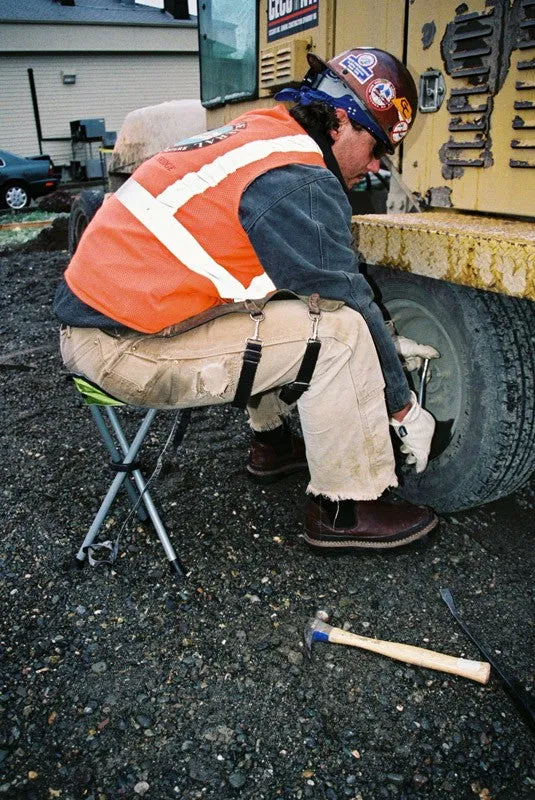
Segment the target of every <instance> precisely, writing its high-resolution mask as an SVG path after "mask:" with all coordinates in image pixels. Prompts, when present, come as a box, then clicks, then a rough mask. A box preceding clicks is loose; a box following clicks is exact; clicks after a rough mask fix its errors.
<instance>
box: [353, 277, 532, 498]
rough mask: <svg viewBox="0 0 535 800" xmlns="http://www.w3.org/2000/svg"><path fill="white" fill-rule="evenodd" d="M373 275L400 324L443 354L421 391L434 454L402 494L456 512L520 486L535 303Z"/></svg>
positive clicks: (415, 380) (526, 446) (527, 436)
mask: <svg viewBox="0 0 535 800" xmlns="http://www.w3.org/2000/svg"><path fill="white" fill-rule="evenodd" d="M369 276H370V277H371V278H372V281H373V282H375V283H376V285H377V287H378V289H379V294H380V299H381V300H382V302H383V304H384V306H385V307H386V308H387V310H388V312H389V314H390V316H391V317H392V319H393V320H394V322H395V324H396V328H397V330H398V331H399V332H400V333H401V334H403V335H404V336H408V337H409V338H411V339H415V340H416V341H419V342H421V343H425V344H431V345H433V346H434V347H436V348H437V350H439V352H440V353H441V358H440V359H437V360H436V361H431V362H430V367H429V372H430V380H429V382H428V383H427V384H426V388H425V400H424V405H425V407H426V408H427V409H428V410H429V411H431V413H432V414H433V415H434V416H435V418H436V420H437V430H436V433H435V438H434V442H433V447H432V450H431V459H430V462H429V465H428V467H427V469H426V470H425V471H424V472H423V473H421V474H420V475H416V473H415V472H414V471H413V470H410V471H407V472H406V473H405V474H404V475H402V480H403V485H402V486H401V488H400V490H399V493H400V494H401V495H402V496H403V497H405V498H406V499H407V500H409V501H411V502H416V503H426V504H428V505H431V506H433V507H434V508H435V509H436V510H437V511H439V512H452V511H459V510H461V509H465V508H472V507H474V506H479V505H483V504H485V503H489V502H491V501H493V500H497V499H499V498H500V497H504V496H505V495H507V494H510V493H511V492H513V491H515V490H516V489H518V488H520V487H521V486H522V485H523V484H524V483H525V482H526V481H527V480H528V478H529V477H530V475H531V474H532V472H533V470H534V469H535V414H534V402H535V348H534V346H533V344H534V343H533V338H534V331H535V303H533V302H531V301H529V300H520V299H516V298H512V297H506V296H504V295H499V294H494V293H492V292H482V291H478V290H475V289H470V288H467V287H462V286H456V285H454V284H450V283H446V282H445V281H438V280H433V279H430V278H422V277H420V276H416V275H411V274H409V273H402V272H398V271H395V270H391V269H387V268H385V267H370V268H369ZM409 380H410V382H412V384H413V388H414V389H415V391H418V389H419V376H418V374H417V373H410V375H409Z"/></svg>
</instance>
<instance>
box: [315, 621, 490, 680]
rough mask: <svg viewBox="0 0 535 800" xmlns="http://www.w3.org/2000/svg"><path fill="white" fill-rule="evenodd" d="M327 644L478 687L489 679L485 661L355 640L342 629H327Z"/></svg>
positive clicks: (391, 644) (402, 645) (404, 646)
mask: <svg viewBox="0 0 535 800" xmlns="http://www.w3.org/2000/svg"><path fill="white" fill-rule="evenodd" d="M329 641H330V642H334V643H335V644H347V645H350V646H351V647H360V648H362V649H363V650H371V651H372V652H373V653H380V654H381V655H383V656H389V657H390V658H394V659H397V660H398V661H405V662H406V663H407V664H416V665H417V666H419V667H427V668H428V669H436V670H439V671H440V672H450V673H451V674H452V675H461V676H462V677H463V678H470V679H471V680H473V681H477V682H478V683H487V682H488V680H489V677H490V664H488V663H487V662H486V661H471V660H470V659H468V658H456V657H455V656H447V655H445V654H444V653H437V652H435V651H434V650H425V649H424V648H423V647H414V646H413V645H410V644H401V643H399V642H384V641H382V640H381V639H371V638H368V637H367V636H359V635H358V634H356V633H351V632H350V631H344V630H342V628H331V630H330V631H329Z"/></svg>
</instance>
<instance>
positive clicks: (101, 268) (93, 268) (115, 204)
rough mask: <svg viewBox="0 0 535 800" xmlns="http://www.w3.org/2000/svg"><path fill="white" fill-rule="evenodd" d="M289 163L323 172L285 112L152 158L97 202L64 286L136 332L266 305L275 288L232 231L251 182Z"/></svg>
mask: <svg viewBox="0 0 535 800" xmlns="http://www.w3.org/2000/svg"><path fill="white" fill-rule="evenodd" d="M288 164H310V165H316V166H323V167H325V162H324V160H323V157H322V154H321V150H320V148H319V147H318V145H317V144H316V143H315V142H314V140H313V139H312V138H311V137H310V136H308V135H307V134H306V133H305V132H304V131H303V128H301V126H300V125H298V124H297V122H295V120H294V119H293V118H292V117H291V116H290V115H289V113H288V111H287V110H286V108H285V107H284V106H277V107H275V108H273V109H268V110H261V111H253V112H249V113H246V114H243V115H242V116H241V117H238V118H237V119H236V120H234V121H233V122H232V123H230V124H229V125H227V126H225V127H223V128H219V129H217V130H214V131H209V132H208V133H206V134H203V135H202V136H200V137H194V138H193V139H189V140H185V141H184V142H179V144H177V145H176V146H175V147H173V148H170V149H169V150H165V151H164V152H162V153H159V154H158V155H156V156H154V157H153V158H151V159H149V160H148V161H146V162H144V163H143V164H142V165H141V166H140V167H138V169H136V171H135V172H134V173H133V175H132V176H131V177H130V178H129V179H128V180H127V181H126V183H125V184H123V186H121V188H120V189H119V190H118V191H117V192H115V194H113V195H111V196H109V197H108V198H106V199H105V201H104V203H103V204H102V206H101V207H100V209H99V210H98V211H97V213H96V215H95V217H94V218H93V220H92V221H91V222H90V224H89V225H88V227H87V229H86V231H85V232H84V235H83V237H82V239H81V241H80V244H79V245H78V248H77V250H76V253H75V254H74V256H73V258H72V260H71V262H70V264H69V266H68V268H67V271H66V273H65V279H66V281H67V283H68V285H69V287H70V288H71V290H72V291H73V292H74V294H75V295H76V296H77V297H79V298H80V300H83V301H84V303H87V304H88V305H89V306H91V307H92V308H94V309H96V310H97V311H100V312H101V313H103V314H105V315H106V316H108V317H111V319H114V320H116V321H117V322H119V323H121V324H123V325H126V326H127V327H129V328H133V329H134V330H138V331H141V332H143V333H156V332H158V331H161V330H163V329H164V328H166V327H167V326H169V325H173V324H176V323H178V322H182V321H183V320H185V319H189V318H190V317H192V316H195V315H196V314H199V313H201V312H203V311H206V310H207V309H209V308H212V307H213V306H216V305H220V304H222V303H228V302H233V301H240V300H246V299H258V298H261V297H265V296H266V295H268V294H269V293H270V292H273V291H274V290H275V288H276V287H275V286H274V284H273V283H272V281H271V280H270V278H269V276H268V275H266V273H265V272H264V269H263V267H262V265H261V263H260V261H259V259H258V257H257V255H256V253H255V251H254V249H253V247H252V245H251V243H250V241H249V238H248V236H247V234H246V233H245V231H244V229H243V227H242V226H241V224H240V220H239V205H240V199H241V196H242V194H243V192H244V191H245V189H246V188H247V186H248V185H249V184H250V183H251V182H252V181H254V179H255V178H257V177H258V176H259V175H262V174H263V173H264V172H266V171H267V170H270V169H274V168H276V167H281V166H285V165H288ZM278 288H284V287H278Z"/></svg>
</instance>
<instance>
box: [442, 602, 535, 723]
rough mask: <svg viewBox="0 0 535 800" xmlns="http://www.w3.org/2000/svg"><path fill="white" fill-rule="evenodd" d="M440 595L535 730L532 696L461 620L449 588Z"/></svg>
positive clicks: (533, 700)
mask: <svg viewBox="0 0 535 800" xmlns="http://www.w3.org/2000/svg"><path fill="white" fill-rule="evenodd" d="M440 596H441V597H442V599H443V600H444V602H445V603H446V605H447V606H448V608H449V610H450V611H451V613H452V615H453V617H454V619H455V620H456V621H457V623H458V624H459V626H460V627H461V629H462V630H463V631H464V633H465V634H466V636H468V638H469V639H470V641H471V642H473V643H474V644H475V646H476V647H477V649H478V650H479V652H480V653H481V655H482V656H484V657H485V658H486V659H487V661H488V662H489V663H490V664H491V666H492V668H493V669H494V671H495V672H496V675H497V676H498V677H499V678H500V680H501V682H502V683H503V685H504V688H505V690H506V692H507V693H508V694H509V696H510V697H511V699H512V700H513V702H514V703H515V705H516V707H517V708H518V710H519V711H520V713H521V714H522V716H523V717H524V719H525V720H526V722H527V724H528V725H529V726H530V728H531V730H532V731H534V732H535V698H533V697H532V696H531V695H530V694H529V693H528V692H527V691H526V690H525V689H524V687H523V686H522V684H521V683H520V681H519V680H518V678H517V677H516V676H515V675H512V674H511V673H510V672H509V670H508V669H507V668H506V667H504V666H503V664H501V663H500V662H499V661H498V659H497V658H496V657H495V656H494V655H493V654H492V653H491V652H490V650H489V648H488V647H487V646H486V645H485V644H484V643H483V642H481V640H480V639H478V638H477V637H476V636H475V635H474V633H473V632H472V630H471V629H470V628H469V627H468V625H467V624H466V623H465V622H464V621H463V619H462V618H461V615H460V614H459V612H458V611H457V608H456V606H455V602H454V600H453V595H452V593H451V591H450V590H449V589H440Z"/></svg>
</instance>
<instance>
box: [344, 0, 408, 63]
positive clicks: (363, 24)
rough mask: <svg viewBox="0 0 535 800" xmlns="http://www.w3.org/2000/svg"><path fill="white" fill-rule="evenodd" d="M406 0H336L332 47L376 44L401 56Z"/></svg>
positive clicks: (370, 45) (373, 45)
mask: <svg viewBox="0 0 535 800" xmlns="http://www.w3.org/2000/svg"><path fill="white" fill-rule="evenodd" d="M404 20H405V0H337V2H336V15H335V24H334V50H333V53H332V55H334V54H335V53H341V52H342V50H349V48H351V47H379V48H381V49H382V50H388V52H389V53H392V55H394V56H397V57H398V58H402V57H403V26H404Z"/></svg>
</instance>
